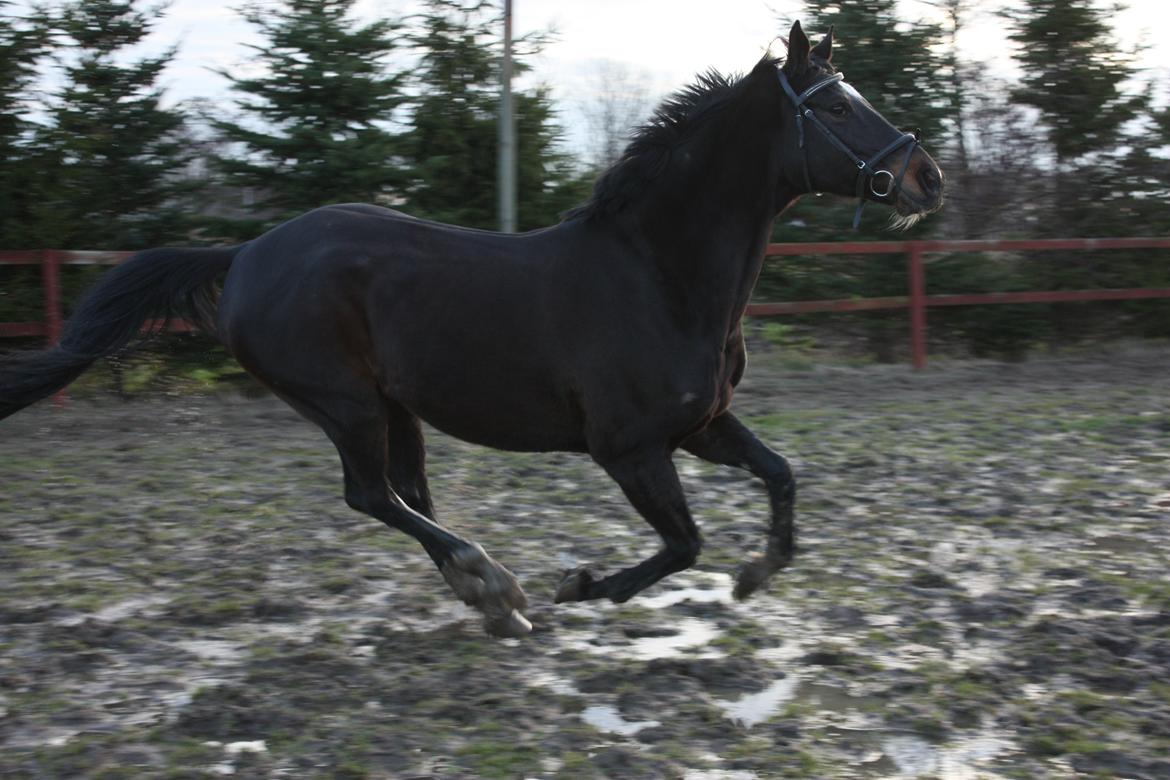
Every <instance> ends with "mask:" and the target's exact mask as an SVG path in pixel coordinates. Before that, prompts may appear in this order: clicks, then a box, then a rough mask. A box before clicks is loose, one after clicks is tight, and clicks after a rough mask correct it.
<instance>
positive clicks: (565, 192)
mask: <svg viewBox="0 0 1170 780" xmlns="http://www.w3.org/2000/svg"><path fill="white" fill-rule="evenodd" d="M355 1H356V0H281V1H280V2H276V3H265V4H263V5H259V4H256V5H246V6H244V8H243V9H242V10H241V13H242V15H243V16H244V18H245V19H246V20H247V21H248V22H249V23H250V24H251V25H252V26H253V27H254V28H255V29H256V30H257V32H258V33H259V34H260V41H261V42H260V43H259V44H258V45H256V46H255V47H253V48H252V49H251V55H250V56H251V59H250V61H248V62H247V63H244V64H243V65H244V66H243V67H237V68H233V69H230V70H229V69H225V70H224V71H222V72H221V73H220V75H221V76H223V77H224V78H225V79H227V80H228V82H229V83H230V85H231V88H232V93H233V95H234V100H232V101H230V102H229V103H228V104H226V105H225V104H213V103H212V102H211V101H209V100H205V101H195V102H194V103H192V104H184V105H178V106H175V105H169V104H168V103H167V101H166V100H165V99H164V94H163V87H162V85H163V84H164V83H165V74H166V69H167V66H168V65H169V64H170V63H171V62H172V61H173V59H174V57H175V55H176V50H175V49H173V48H171V49H167V50H164V51H163V52H162V53H160V54H157V55H155V56H150V57H142V56H140V55H137V54H136V51H138V49H137V48H136V47H137V45H138V44H140V43H141V42H142V41H143V40H144V39H146V38H148V36H150V35H151V33H152V27H153V26H154V24H155V23H156V22H157V21H158V19H159V18H160V17H161V15H162V14H163V13H165V7H160V6H157V5H153V4H147V3H146V2H143V1H142V0H78V1H77V2H65V3H55V4H50V5H44V6H37V7H36V10H35V11H31V12H30V11H27V10H26V9H27V6H24V5H22V6H21V7H20V9H17V8H16V7H14V6H13V5H12V4H11V3H8V2H5V0H0V11H2V16H0V158H2V164H0V249H17V248H47V247H56V248H70V249H138V248H143V247H148V246H157V245H160V244H168V243H181V244H198V243H223V242H235V241H239V240H243V239H247V238H250V237H252V236H254V235H256V234H257V233H258V232H259V231H261V230H263V229H264V228H266V227H268V226H271V225H273V224H276V223H277V222H279V221H282V220H284V219H286V218H288V217H290V216H292V215H295V214H298V213H300V212H303V211H306V210H308V209H311V208H313V207H315V206H318V205H322V204H325V203H330V202H339V201H363V202H371V203H379V204H383V205H387V206H392V207H394V208H398V209H401V210H403V211H406V212H408V213H411V214H414V215H417V216H420V217H425V218H431V219H437V220H441V221H445V222H452V223H456V224H461V225H467V226H472V227H482V228H491V227H494V225H495V220H496V216H495V215H496V196H495V189H496V181H495V177H496V162H495V149H496V139H497V116H496V108H497V94H498V63H499V58H500V56H499V55H500V50H501V40H500V33H501V29H502V26H501V24H500V20H499V8H498V7H497V5H495V4H493V3H491V2H483V1H481V0H428V2H425V3H424V4H423V6H422V9H421V11H420V12H419V13H417V14H413V15H410V16H405V17H403V18H400V19H383V20H379V21H375V22H369V21H363V20H360V19H358V18H357V17H356V16H355V15H354V13H353V6H354V4H355ZM915 5H916V4H904V3H903V4H898V3H896V2H895V0H842V1H841V2H835V3H832V4H817V3H808V4H807V5H806V7H805V8H804V9H803V10H802V12H801V13H800V18H801V19H802V21H803V22H804V25H805V28H806V29H808V30H812V31H817V32H820V31H824V30H827V29H828V27H829V25H830V24H835V25H836V26H837V29H838V30H839V31H840V32H841V38H840V39H839V41H838V45H837V46H836V47H835V50H834V51H835V57H834V60H835V62H836V64H837V65H838V66H839V67H840V68H841V69H842V70H843V71H845V73H846V74H847V77H848V78H849V80H850V82H851V83H853V84H854V85H856V86H857V87H858V89H860V90H861V91H862V92H863V93H864V94H865V95H867V97H869V98H870V100H871V101H872V102H873V103H874V104H875V105H876V106H877V108H878V109H879V110H881V111H882V112H884V113H885V114H886V116H888V117H889V118H890V119H891V120H892V121H893V122H894V123H895V124H899V125H901V126H905V127H912V126H917V127H919V128H921V130H922V134H923V138H924V139H925V141H926V143H927V145H928V147H929V148H930V149H931V151H932V153H934V154H935V156H936V157H937V158H939V160H940V162H941V163H942V165H943V168H944V170H945V171H946V172H947V175H948V179H949V181H948V193H949V197H948V205H947V207H946V208H945V209H944V211H943V212H942V213H941V214H939V215H936V216H935V217H932V218H931V219H929V220H927V221H925V222H923V223H921V224H920V225H918V226H916V227H915V228H913V229H912V230H911V231H910V233H909V234H908V237H926V236H935V237H947V238H983V237H1043V236H1089V235H1091V236H1109V235H1167V234H1170V208H1168V207H1167V199H1168V195H1170V192H1168V190H1170V161H1168V158H1167V155H1166V150H1167V147H1168V146H1170V112H1168V111H1167V109H1166V108H1165V103H1166V98H1167V97H1168V95H1167V92H1166V88H1165V86H1164V84H1160V83H1159V82H1158V80H1157V76H1158V74H1153V73H1143V72H1141V71H1140V70H1139V69H1138V68H1137V67H1136V64H1135V63H1136V61H1137V59H1136V54H1137V52H1135V51H1126V50H1125V49H1124V48H1123V47H1122V46H1121V45H1120V44H1119V43H1118V41H1117V39H1116V36H1115V32H1114V30H1113V28H1112V27H1111V25H1110V15H1111V13H1112V6H1109V7H1106V6H1104V5H1098V4H1096V3H1094V2H1089V0H1069V1H1065V0H1059V1H1058V0H1020V1H1019V2H1016V3H1014V4H1012V5H1010V6H1003V5H1001V4H996V5H995V6H994V7H990V6H989V5H988V4H986V3H979V2H974V1H973V0H936V1H935V2H933V3H920V4H917V6H919V7H920V8H921V9H922V10H923V11H924V12H925V11H930V12H931V13H930V18H931V19H941V20H942V21H928V20H926V19H925V18H910V17H907V16H905V15H904V13H905V11H906V10H907V9H908V8H909V9H910V10H913V8H914V7H915ZM1004 9H1006V10H1004ZM988 13H995V14H997V15H998V16H997V18H998V21H999V23H1000V25H1001V27H1002V30H1003V37H1002V40H1000V41H998V42H997V43H996V46H997V48H998V50H997V51H994V52H982V53H981V55H980V56H982V57H985V58H986V59H994V60H996V61H998V62H1000V63H1003V62H1005V61H1007V60H1009V59H1012V60H1014V61H1015V62H1016V63H1017V64H1018V72H1019V73H1020V74H1021V75H1020V76H1019V77H1017V78H1014V79H1006V78H1005V77H1003V76H1000V75H996V74H999V73H1006V72H1010V70H1011V69H1009V68H1004V67H997V68H994V69H988V68H986V67H984V66H983V65H982V64H980V63H975V62H971V61H968V60H966V59H964V57H963V56H962V53H961V52H960V51H959V50H958V49H957V48H956V46H955V40H956V38H957V37H958V36H959V35H961V33H962V31H963V28H964V26H965V25H968V24H970V23H971V21H972V19H974V18H976V16H977V15H979V14H988ZM788 22H789V20H787V19H785V20H780V19H777V25H776V30H775V33H776V34H779V33H782V32H784V31H785V30H786V28H787V24H788ZM770 34H771V33H768V32H767V31H762V32H761V38H767V37H769V35H770ZM544 42H545V41H544V40H543V39H542V38H541V37H539V36H534V37H529V38H528V39H525V40H522V41H521V42H520V43H519V45H518V49H519V52H518V60H519V65H518V67H519V70H520V71H521V72H524V71H525V69H526V66H525V63H526V62H530V61H531V59H532V56H533V55H534V54H536V53H537V52H538V51H539V49H540V47H541V45H542V44H543V43H544ZM47 72H51V73H53V74H54V75H53V78H50V79H48V80H46V78H45V74H46V73H47ZM1162 75H1163V76H1164V74H1162ZM531 81H532V80H531V79H527V80H525V81H523V82H522V83H524V84H528V83H531ZM46 84H52V86H48V87H46V86H45V85H46ZM597 86H598V89H597V90H595V94H594V98H593V103H592V104H590V105H586V106H584V107H583V110H582V113H583V115H584V118H585V121H586V122H587V123H588V125H589V133H590V149H589V150H587V151H584V152H576V151H575V150H572V149H570V147H569V146H568V145H567V144H566V143H565V140H564V139H565V131H564V128H563V126H562V124H561V123H562V121H563V120H562V119H561V117H560V115H559V113H558V106H557V105H556V103H555V101H554V100H553V98H552V94H551V91H550V89H549V88H548V87H547V86H542V85H539V84H538V86H534V87H526V88H522V89H521V90H520V92H519V94H518V96H517V99H516V107H517V139H518V152H519V182H518V192H519V204H518V221H519V225H520V228H521V229H529V228H535V227H540V226H544V225H548V224H551V223H553V222H555V221H557V219H558V218H559V215H560V214H561V213H562V212H563V211H565V210H566V209H568V208H569V207H571V206H573V205H575V204H576V203H579V202H580V201H581V200H583V199H584V198H585V197H587V195H588V192H589V189H590V186H591V182H592V180H593V179H594V178H595V176H596V174H597V172H598V169H599V168H600V167H603V166H604V165H605V164H607V163H608V162H610V161H612V159H613V158H614V156H615V154H616V153H617V152H618V151H620V148H621V146H622V142H623V138H624V136H625V135H626V133H628V131H629V128H630V125H631V124H632V123H636V122H639V121H642V120H643V119H644V118H645V116H646V114H647V112H648V107H649V102H650V101H648V100H647V99H646V94H647V90H646V87H645V86H644V85H643V84H640V83H638V81H637V79H636V78H633V77H631V76H630V75H629V73H628V72H625V71H620V69H618V70H610V71H607V72H605V73H602V74H600V79H599V84H598V85H597ZM1159 90H1161V93H1159ZM852 208H853V206H852V205H851V204H850V203H847V202H837V201H835V200H831V199H821V198H806V199H805V200H804V201H803V202H802V203H800V204H799V205H798V206H797V207H795V208H794V209H792V210H791V211H789V212H788V213H786V214H785V216H784V217H783V218H782V219H781V220H779V221H778V223H777V228H776V239H777V240H781V241H810V240H834V239H838V240H839V239H851V238H857V239H881V238H891V234H890V233H889V232H888V230H887V220H888V214H887V213H884V212H885V210H883V209H881V208H878V207H871V208H869V209H868V210H867V212H866V214H865V218H864V220H863V223H862V228H861V230H860V232H859V233H858V234H852V233H849V232H848V225H849V222H850V220H851V217H852ZM1166 257H1167V255H1166V253H1162V254H1151V253H1135V254H1132V255H1130V254H1126V253H1118V252H1109V253H1101V254H1099V255H1093V256H1084V257H1080V256H1077V254H1076V253H1068V254H1060V255H1059V256H1051V255H1050V254H1048V253H1044V254H1040V253H1037V254H1035V255H1032V256H1028V257H1012V256H1006V255H980V256H974V257H962V256H950V257H947V258H942V259H938V260H936V261H934V262H933V263H932V266H931V268H930V273H929V284H930V291H931V292H952V291H953V292H959V291H970V292H975V291H983V290H1017V289H1062V288H1088V287H1116V286H1155V285H1156V286H1170V263H1167V262H1166V261H1165V260H1166ZM68 281H69V284H70V286H71V287H72V288H80V287H81V286H83V285H84V284H85V283H86V282H87V281H88V278H87V276H86V274H85V273H84V272H74V271H71V272H70V276H69V279H68ZM904 291H905V271H904V266H903V260H902V258H899V257H889V258H883V257H870V258H852V257H833V258H817V257H807V258H801V259H799V260H794V261H790V262H785V263H783V264H780V263H774V264H770V265H769V266H768V268H767V270H766V272H765V276H764V278H763V279H762V280H761V285H760V288H759V291H758V295H759V296H760V297H762V298H772V299H787V300H792V299H800V298H827V297H831V298H837V297H849V296H871V295H898V294H903V293H904ZM39 307H40V294H39V281H38V279H37V276H36V271H35V270H34V269H13V268H6V269H0V320H14V319H15V320H20V319H37V318H39V316H40V314H39ZM904 319H905V318H904V316H903V315H901V314H898V313H895V314H891V315H888V316H887V315H882V314H877V315H865V316H861V315H859V316H856V317H842V316H840V315H832V316H824V317H819V318H817V317H809V318H803V319H800V320H786V321H785V323H786V324H785V325H782V326H781V325H775V326H771V328H770V330H769V335H770V336H771V337H772V338H773V340H776V341H780V342H783V343H785V345H786V346H788V347H791V348H798V347H800V346H801V345H807V344H808V343H809V336H808V333H810V332H814V331H815V332H816V333H817V334H820V335H819V338H821V339H822V340H823V341H828V342H834V343H840V344H842V345H846V346H848V347H849V348H851V349H855V350H863V351H864V352H866V353H867V354H870V355H872V356H876V357H878V358H882V359H894V358H897V357H899V355H898V354H897V351H898V350H899V349H901V348H902V346H901V345H902V343H903V341H904V338H903V333H904V327H905V326H904ZM931 322H932V337H933V338H935V339H936V340H938V341H939V342H940V344H942V345H943V346H953V347H955V348H957V349H961V350H964V351H966V350H972V351H974V352H976V353H979V354H997V355H1019V354H1022V353H1023V352H1025V351H1026V350H1027V349H1028V348H1030V347H1032V346H1035V345H1038V344H1065V343H1069V342H1072V341H1077V340H1081V339H1085V338H1089V337H1096V336H1099V335H1119V334H1125V335H1141V336H1166V335H1170V306H1167V305H1166V304H1165V303H1164V302H1147V303H1133V304H1116V303H1112V304H1107V305H1093V304H1073V305H1053V306H1035V305H1033V306H1026V307H984V308H979V309H955V310H949V311H945V312H942V311H935V312H932V314H931ZM858 345H861V346H858Z"/></svg>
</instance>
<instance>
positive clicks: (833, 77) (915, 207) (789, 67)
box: [776, 22, 943, 227]
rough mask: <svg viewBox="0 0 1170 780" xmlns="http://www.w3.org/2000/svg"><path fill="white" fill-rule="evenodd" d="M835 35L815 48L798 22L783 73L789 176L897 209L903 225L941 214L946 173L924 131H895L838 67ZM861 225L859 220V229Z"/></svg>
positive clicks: (801, 187)
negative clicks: (924, 145) (924, 138)
mask: <svg viewBox="0 0 1170 780" xmlns="http://www.w3.org/2000/svg"><path fill="white" fill-rule="evenodd" d="M832 59H833V31H832V29H830V30H829V34H828V35H827V36H825V38H824V39H823V40H822V41H821V42H820V43H818V44H817V45H816V47H813V46H812V45H811V44H810V42H809V39H808V37H807V36H806V35H805V34H804V31H803V30H802V29H801V27H800V22H796V23H795V24H793V25H792V31H791V33H790V34H789V39H788V56H787V58H786V59H785V61H784V64H783V65H782V66H780V67H778V68H777V69H776V75H777V78H778V80H779V82H780V87H781V89H782V90H783V92H784V95H785V97H786V100H785V101H784V103H785V106H786V110H785V111H784V122H785V133H784V136H785V137H786V138H792V139H793V141H794V143H793V144H792V145H791V146H786V152H787V154H786V155H785V160H784V163H783V166H782V168H783V174H782V175H783V176H784V177H785V179H786V181H787V184H788V185H789V186H791V187H794V188H796V190H797V191H804V192H829V193H833V194H837V195H850V196H854V197H857V198H858V199H859V205H858V211H857V218H858V219H860V216H861V208H862V206H863V205H864V204H865V202H866V201H875V202H878V203H884V204H887V205H891V206H893V207H894V208H895V210H896V211H897V213H898V215H899V218H898V220H897V223H899V224H900V225H901V226H903V227H908V226H909V225H912V224H913V223H915V222H916V221H918V220H919V219H921V218H922V217H923V216H925V215H926V214H929V213H930V212H932V211H936V210H938V208H939V207H940V206H942V201H943V174H942V171H941V170H940V169H939V167H938V164H937V163H936V162H935V161H934V159H933V158H931V156H930V155H929V154H927V152H926V150H925V149H923V148H922V146H921V144H920V143H919V142H918V137H917V133H913V134H912V133H904V132H902V131H900V130H898V129H897V128H895V127H894V126H893V125H892V124H890V122H889V121H888V120H887V119H886V118H885V117H883V116H882V115H881V114H880V113H879V112H878V111H877V110H876V109H875V108H874V107H873V106H872V105H870V103H869V101H867V100H866V99H865V98H864V97H862V96H861V94H860V93H859V92H858V91H857V90H856V89H854V88H853V87H852V86H850V85H849V84H848V83H847V82H846V81H845V80H844V76H843V75H842V74H841V73H839V72H838V71H837V70H836V69H835V68H834V67H833V65H832ZM856 224H857V220H856V219H855V220H854V225H855V226H856Z"/></svg>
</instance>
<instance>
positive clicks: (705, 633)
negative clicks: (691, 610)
mask: <svg viewBox="0 0 1170 780" xmlns="http://www.w3.org/2000/svg"><path fill="white" fill-rule="evenodd" d="M675 627H676V628H677V629H678V631H677V632H676V633H673V634H670V635H667V636H648V637H643V638H641V639H635V640H632V641H631V642H630V646H629V648H628V650H629V652H630V654H631V655H633V656H634V657H635V658H637V659H638V660H640V661H652V660H654V659H656V658H677V657H678V656H680V655H684V654H685V653H686V652H687V651H688V650H693V649H694V648H697V647H702V646H703V645H706V644H709V643H710V642H711V640H713V639H715V638H716V637H718V636H719V629H718V628H716V627H715V626H714V625H712V624H711V623H710V622H708V621H706V620H699V619H697V618H683V619H682V620H679V621H678V622H677V623H675ZM715 654H716V655H719V653H715Z"/></svg>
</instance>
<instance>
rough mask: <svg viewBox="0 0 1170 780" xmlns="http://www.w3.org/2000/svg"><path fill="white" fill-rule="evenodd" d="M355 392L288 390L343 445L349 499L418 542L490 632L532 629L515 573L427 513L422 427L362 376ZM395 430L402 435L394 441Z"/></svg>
mask: <svg viewBox="0 0 1170 780" xmlns="http://www.w3.org/2000/svg"><path fill="white" fill-rule="evenodd" d="M351 391H352V392H350V393H347V394H340V395H339V394H337V393H336V391H334V392H333V393H331V394H330V395H327V396H321V395H313V394H309V393H303V392H301V393H296V394H292V393H290V392H289V391H288V390H287V389H286V388H283V387H282V389H281V392H280V395H281V397H282V398H284V400H285V401H287V402H288V403H289V404H290V405H291V406H292V407H293V408H294V409H296V410H297V411H298V412H300V413H301V414H302V415H304V416H305V417H307V418H308V419H309V420H311V421H313V422H315V423H317V425H319V426H320V427H321V428H322V429H323V430H324V431H325V434H326V435H327V436H328V437H329V438H330V440H331V441H332V442H333V444H334V446H335V447H336V448H337V451H338V454H339V455H340V456H341V463H342V468H343V471H344V474H345V501H346V503H347V504H349V506H350V507H351V508H353V509H356V510H357V511H359V512H362V513H364V514H367V515H370V516H371V517H374V518H377V519H378V520H381V521H382V522H383V523H385V524H386V525H388V526H390V527H391V528H394V529H397V530H399V531H402V532H404V533H406V534H409V535H410V536H412V537H413V538H414V539H416V540H418V542H419V543H420V544H421V545H422V546H423V549H424V550H426V552H427V554H428V555H430V557H431V560H433V561H434V562H435V565H436V566H437V567H438V568H439V571H440V572H441V573H442V575H443V578H444V579H445V580H446V581H447V583H448V584H449V585H450V586H451V588H452V590H454V591H455V594H456V595H457V596H459V598H460V599H462V600H463V601H464V603H466V604H468V605H470V606H472V607H474V608H476V609H478V610H479V611H480V612H481V613H483V621H484V628H485V629H486V630H487V632H488V633H489V634H492V635H494V636H500V637H518V636H524V635H526V634H528V633H529V632H530V631H531V630H532V624H531V623H530V622H528V620H527V618H525V617H524V614H523V613H524V610H525V609H526V608H527V605H528V601H527V598H526V597H525V595H524V591H523V590H522V589H521V588H520V584H519V582H518V581H517V579H516V577H515V575H513V574H512V573H511V572H510V571H508V570H507V569H506V568H504V567H503V566H501V565H500V564H499V563H498V562H496V561H495V560H494V559H493V558H491V556H489V555H488V554H487V553H486V552H484V550H483V548H482V547H480V546H479V545H478V544H476V543H474V542H471V541H468V540H466V539H464V538H462V537H461V536H458V535H457V534H454V533H452V532H451V531H449V530H447V529H446V528H443V527H442V526H441V525H439V524H438V523H436V522H435V521H434V520H433V519H432V518H431V517H428V516H427V515H426V514H425V513H424V512H426V511H429V512H430V514H432V515H433V509H431V502H430V494H429V492H428V491H427V488H426V481H425V476H424V475H422V472H421V469H422V458H421V447H422V440H421V432H418V431H417V428H416V434H417V436H416V437H415V438H414V439H410V438H409V425H407V424H406V422H407V421H404V420H403V418H402V416H401V414H400V413H405V410H401V408H397V409H396V408H395V406H394V405H388V404H387V403H386V401H385V399H384V398H383V397H382V396H381V395H380V394H379V393H378V391H377V390H376V389H374V388H373V387H370V386H366V385H365V384H364V383H360V382H358V381H357V380H355V382H354V383H351ZM415 425H416V426H417V422H416V423H415ZM391 433H394V434H397V435H398V436H399V438H397V439H396V441H395V442H394V443H393V444H391V442H390V441H389V436H390V434H391ZM391 454H393V455H394V456H395V457H393V458H391ZM394 483H397V485H398V486H399V487H401V488H403V489H404V491H406V492H407V495H408V497H409V502H408V501H407V500H404V498H403V497H402V496H400V495H399V494H398V493H396V492H395V490H393V489H391V484H394ZM411 504H413V506H412V505H411Z"/></svg>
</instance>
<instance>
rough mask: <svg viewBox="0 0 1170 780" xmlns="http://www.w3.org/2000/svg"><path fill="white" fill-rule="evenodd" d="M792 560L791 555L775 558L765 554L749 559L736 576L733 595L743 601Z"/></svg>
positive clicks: (737, 599)
mask: <svg viewBox="0 0 1170 780" xmlns="http://www.w3.org/2000/svg"><path fill="white" fill-rule="evenodd" d="M790 561H791V556H789V557H788V558H784V559H780V560H775V559H773V558H770V557H768V556H765V555H757V556H755V557H754V558H752V559H750V560H749V561H747V562H746V563H745V564H744V565H743V567H742V568H740V570H739V574H738V575H736V578H735V589H734V590H733V591H732V592H731V595H732V596H734V597H735V599H736V601H743V600H744V599H746V598H747V597H748V596H750V595H752V594H753V593H755V592H756V591H757V590H759V588H760V586H761V585H763V584H764V583H765V582H767V581H768V579H769V578H770V577H771V576H772V575H773V574H775V573H776V572H778V571H780V570H781V569H783V568H785V567H786V566H788V564H789V562H790Z"/></svg>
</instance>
